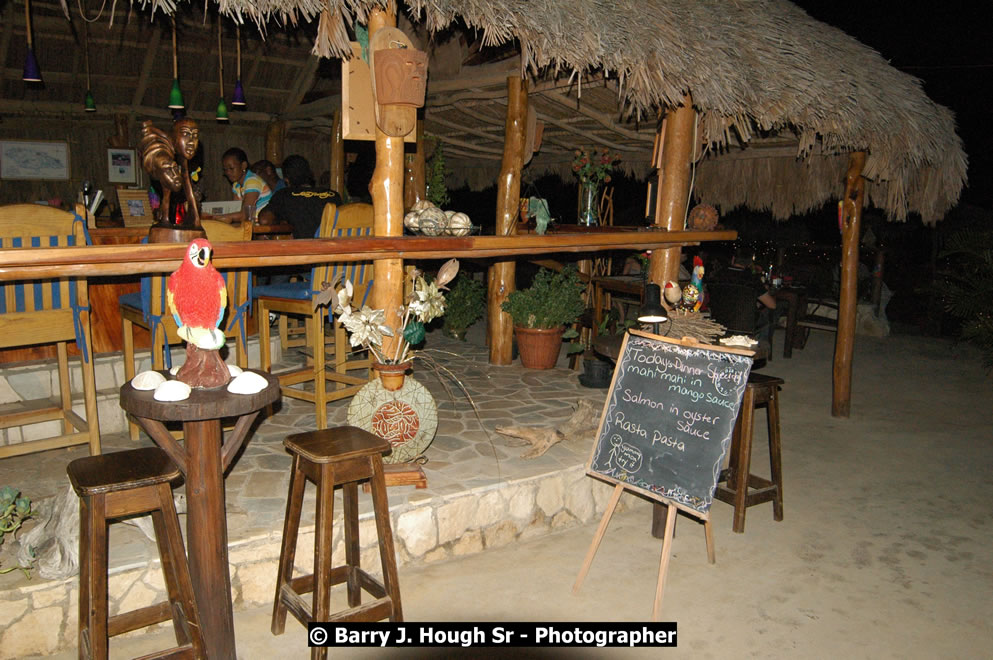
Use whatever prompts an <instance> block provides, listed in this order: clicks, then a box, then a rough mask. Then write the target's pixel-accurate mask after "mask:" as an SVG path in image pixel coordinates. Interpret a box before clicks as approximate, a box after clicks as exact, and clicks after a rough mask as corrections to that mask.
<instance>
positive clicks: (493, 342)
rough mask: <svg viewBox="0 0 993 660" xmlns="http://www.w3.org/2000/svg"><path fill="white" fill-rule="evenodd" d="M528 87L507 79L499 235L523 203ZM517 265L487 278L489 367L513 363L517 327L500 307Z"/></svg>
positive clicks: (498, 266) (498, 268)
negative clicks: (522, 172) (522, 170)
mask: <svg viewBox="0 0 993 660" xmlns="http://www.w3.org/2000/svg"><path fill="white" fill-rule="evenodd" d="M527 116H528V88H527V83H526V82H525V81H524V80H522V79H521V78H520V77H517V76H511V77H509V78H507V122H506V127H505V129H504V131H505V136H504V142H503V163H502V165H501V166H500V178H498V179H497V208H496V233H497V236H507V235H510V234H513V233H515V230H514V226H515V222H514V220H515V218H516V217H517V214H518V212H519V211H518V207H519V206H520V203H521V168H523V167H524V140H525V137H526V132H527ZM515 268H516V264H515V263H514V262H513V261H500V262H497V263H494V264H493V265H492V266H490V270H489V277H488V278H487V294H486V300H487V305H488V307H487V311H488V315H487V316H488V324H487V327H486V338H487V341H488V344H489V347H490V364H501V365H506V364H510V362H511V360H512V359H513V340H514V325H513V321H512V319H511V318H510V314H507V313H506V312H504V311H503V310H502V309H500V306H501V305H502V304H503V301H504V300H506V299H507V296H509V295H510V292H511V291H513V290H514V289H515V287H516V285H517V283H516V281H515V280H516V270H515Z"/></svg>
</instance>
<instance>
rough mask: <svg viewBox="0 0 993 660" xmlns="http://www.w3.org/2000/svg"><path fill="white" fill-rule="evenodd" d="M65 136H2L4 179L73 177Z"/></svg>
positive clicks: (1, 171) (0, 174) (0, 149)
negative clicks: (50, 138) (36, 138)
mask: <svg viewBox="0 0 993 660" xmlns="http://www.w3.org/2000/svg"><path fill="white" fill-rule="evenodd" d="M69 172H70V170H69V143H68V142H66V141H65V140H0V179H10V180H18V179H20V180H41V181H68V180H69Z"/></svg>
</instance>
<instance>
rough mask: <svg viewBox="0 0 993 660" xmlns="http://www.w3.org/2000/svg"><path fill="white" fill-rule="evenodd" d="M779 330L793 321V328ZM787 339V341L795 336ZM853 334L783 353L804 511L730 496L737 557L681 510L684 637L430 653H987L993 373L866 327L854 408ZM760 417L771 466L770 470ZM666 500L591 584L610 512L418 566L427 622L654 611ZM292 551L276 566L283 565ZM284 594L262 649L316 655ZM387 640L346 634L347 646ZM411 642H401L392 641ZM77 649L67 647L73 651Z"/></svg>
mask: <svg viewBox="0 0 993 660" xmlns="http://www.w3.org/2000/svg"><path fill="white" fill-rule="evenodd" d="M777 339H779V337H777ZM780 346H781V344H780ZM832 349H833V335H828V334H814V335H813V336H812V338H811V341H810V342H809V343H808V346H807V348H805V349H804V350H802V351H797V352H794V357H793V359H792V360H784V359H782V358H781V357H777V359H776V360H775V361H774V362H772V363H771V364H770V365H769V366H768V367H767V368H766V369H765V370H764V371H765V372H766V373H770V374H774V375H777V376H780V377H782V378H784V379H785V380H786V387H785V388H784V390H783V393H782V415H783V422H782V427H783V465H784V473H785V480H786V483H785V488H784V493H785V507H784V509H785V520H784V521H783V522H780V523H776V522H773V520H772V511H771V504H763V505H759V506H757V507H754V508H751V509H749V511H748V515H747V526H746V532H745V534H733V533H732V532H731V515H730V514H731V511H730V507H728V506H727V505H724V504H720V503H717V504H715V506H714V509H713V521H714V526H715V537H716V545H717V564H716V565H713V566H711V565H708V564H707V561H706V555H705V553H704V542H703V532H702V528H701V527H700V526H699V525H697V524H695V523H694V521H692V520H690V519H685V518H683V517H681V518H680V522H679V524H678V525H677V530H676V538H675V541H674V553H673V555H674V556H673V560H672V563H671V565H670V569H669V578H668V586H667V589H666V595H665V601H664V603H663V618H664V619H665V620H673V621H676V622H678V626H679V632H678V647H677V648H675V649H636V650H620V649H608V650H590V651H587V652H582V653H580V652H578V651H576V650H573V649H563V650H547V651H545V650H541V649H517V650H513V651H510V650H507V649H498V650H493V651H491V652H484V651H482V650H481V649H473V650H457V649H451V650H437V651H431V652H420V653H416V652H415V653H412V654H411V657H456V656H458V657H480V656H488V657H507V656H510V655H514V656H518V657H539V656H540V657H562V658H565V657H575V656H577V655H583V656H585V657H603V658H613V657H618V656H622V655H623V656H625V657H642V656H643V657H658V656H660V655H663V654H664V655H667V656H671V657H691V658H717V657H721V658H738V657H751V656H762V657H773V658H829V657H830V658H834V657H851V658H888V657H893V658H978V657H991V653H993V652H991V651H990V647H991V642H993V628H991V626H990V624H989V620H990V617H991V614H993V606H991V604H990V594H991V593H993V589H991V587H993V569H991V559H993V551H991V541H993V509H991V507H990V505H989V501H990V499H991V495H993V486H991V481H990V479H989V477H988V474H989V469H990V465H991V462H993V461H991V459H993V433H991V424H990V412H991V410H993V406H991V404H993V381H991V380H990V378H989V377H988V375H987V374H986V373H985V372H984V370H983V369H982V367H981V361H980V359H979V355H978V353H977V352H975V351H974V350H973V349H971V348H970V347H967V346H963V345H955V344H952V343H950V342H946V341H942V340H935V339H930V338H920V337H906V336H894V337H889V338H885V339H871V338H862V337H860V338H859V340H858V347H857V354H856V361H855V381H854V385H853V405H852V415H851V417H850V418H849V419H837V418H833V417H831V416H830V399H831V352H832ZM764 440H765V433H764V430H763V428H762V423H761V422H759V423H758V425H757V427H756V449H755V452H754V454H753V457H754V458H753V471H754V472H756V473H759V474H767V472H768V465H767V461H765V460H764V457H765V456H766V454H765V444H764ZM649 511H650V509H649V506H648V505H647V504H646V505H645V506H639V507H635V508H634V509H632V510H631V511H627V512H624V513H622V514H618V515H617V516H615V517H614V520H613V521H612V522H611V525H610V528H609V529H608V531H607V534H606V537H605V540H604V543H603V545H602V546H601V549H600V552H599V554H598V556H597V558H596V560H595V561H594V563H593V566H592V569H591V571H590V574H589V576H588V578H587V580H586V583H585V585H584V586H583V588H582V590H581V591H580V593H579V594H578V595H575V596H574V595H573V594H572V593H571V589H572V584H573V582H574V580H575V578H576V574H577V572H578V570H579V566H580V565H581V563H582V560H583V556H584V554H585V553H586V550H587V548H588V547H589V543H590V541H591V539H592V537H593V532H594V530H595V525H589V526H586V527H581V528H576V529H572V530H569V531H566V532H563V533H559V534H554V535H551V536H548V537H544V538H540V539H536V540H532V541H528V542H524V543H519V544H516V545H514V546H510V547H506V548H502V549H497V550H491V551H487V552H484V553H482V554H480V555H477V556H473V557H469V558H464V559H460V560H452V561H448V562H444V563H439V564H433V565H429V566H426V567H419V568H409V569H404V570H402V571H401V574H400V580H401V589H402V592H403V599H404V612H405V618H406V620H407V621H645V620H648V619H649V617H650V615H651V608H652V599H653V597H654V590H655V580H656V577H657V574H658V566H659V555H660V547H661V542H660V541H658V540H656V539H654V538H652V536H651V535H650V533H649V518H650V513H649ZM274 568H275V567H274ZM268 618H269V612H268V610H267V609H259V610H253V611H247V612H239V613H236V616H235V623H236V627H237V638H238V651H239V656H240V657H243V658H272V657H284V658H291V657H293V658H296V657H306V652H307V648H306V639H305V633H304V629H303V627H302V626H299V624H297V623H296V622H295V621H293V620H292V619H291V620H290V621H289V622H288V623H287V632H286V633H285V634H284V635H282V636H281V637H278V638H277V637H273V636H272V635H271V634H270V633H269V623H268ZM169 637H171V635H169V634H167V633H156V634H151V635H144V636H142V637H138V638H133V639H123V640H115V641H114V642H112V657H134V656H136V655H140V654H141V653H147V652H148V651H150V650H152V649H156V648H162V647H164V646H167V645H169V643H170V641H171V640H170V639H169ZM386 653H387V652H385V651H383V650H381V649H372V650H368V651H364V652H359V651H355V650H349V649H336V650H334V651H333V656H334V657H341V658H348V657H382V656H383V655H385V654H386ZM388 653H390V654H391V655H400V652H398V651H395V650H391V651H389V652H388ZM74 656H75V652H74V651H73V652H64V653H62V654H60V655H58V656H56V657H58V658H71V657H74Z"/></svg>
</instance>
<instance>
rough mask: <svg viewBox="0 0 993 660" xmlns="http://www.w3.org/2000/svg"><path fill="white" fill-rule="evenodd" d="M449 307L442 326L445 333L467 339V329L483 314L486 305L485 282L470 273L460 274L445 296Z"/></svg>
mask: <svg viewBox="0 0 993 660" xmlns="http://www.w3.org/2000/svg"><path fill="white" fill-rule="evenodd" d="M445 303H446V305H447V308H446V310H445V316H444V317H443V323H442V328H443V329H444V331H445V333H446V334H448V335H451V336H453V337H458V336H459V335H462V336H460V337H459V338H460V339H462V340H463V341H465V336H464V334H465V331H466V330H467V329H468V328H469V326H471V325H472V324H473V323H475V322H476V321H478V320H479V319H480V317H482V315H483V309H485V307H486V292H485V291H484V290H483V283H482V282H480V281H478V280H475V279H473V278H471V277H469V276H468V275H465V274H460V275H459V276H458V277H456V278H455V284H454V285H453V286H452V289H451V291H450V292H449V293H448V295H447V296H445Z"/></svg>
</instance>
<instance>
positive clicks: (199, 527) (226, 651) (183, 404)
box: [121, 369, 279, 660]
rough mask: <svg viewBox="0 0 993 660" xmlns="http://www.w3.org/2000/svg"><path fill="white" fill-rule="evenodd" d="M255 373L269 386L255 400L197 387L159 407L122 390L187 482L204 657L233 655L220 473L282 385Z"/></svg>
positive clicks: (144, 394)
mask: <svg viewBox="0 0 993 660" xmlns="http://www.w3.org/2000/svg"><path fill="white" fill-rule="evenodd" d="M252 371H255V370H254V369H253V370H252ZM255 372H256V373H257V374H259V375H260V376H262V377H264V378H265V379H266V381H267V382H268V385H267V386H266V387H265V389H263V390H262V391H261V392H257V393H255V394H231V393H230V392H228V391H227V389H226V388H224V387H219V388H215V389H211V390H199V389H195V390H193V393H192V394H191V395H190V398H188V399H186V400H185V401H170V402H164V401H156V400H155V399H154V398H153V396H152V394H153V393H152V392H151V391H140V390H136V389H134V388H133V387H131V384H130V383H127V384H125V385H123V386H122V387H121V407H122V408H124V410H126V411H127V412H128V413H130V414H131V415H133V416H134V417H135V419H136V421H137V422H138V423H139V424H140V425H141V427H142V428H143V429H145V432H146V433H148V435H149V436H151V438H152V440H154V441H155V444H157V445H158V446H159V447H161V448H162V449H163V450H165V452H166V453H167V454H169V457H170V458H172V460H173V461H175V463H176V465H177V466H178V467H179V470H180V471H181V472H182V473H183V476H184V477H186V502H187V518H186V542H187V546H188V555H189V564H190V577H191V578H192V580H193V591H194V594H195V596H196V600H197V608H198V609H199V614H200V626H201V630H202V632H203V641H204V646H205V648H206V651H207V657H209V658H212V659H213V658H231V659H232V660H233V659H234V658H235V657H237V656H236V653H235V641H234V615H233V612H232V607H231V574H230V571H229V569H228V526H227V518H226V517H225V508H224V472H225V471H226V470H227V468H228V466H229V465H230V464H231V461H232V460H233V459H234V457H235V456H236V455H237V453H238V450H239V449H241V446H242V444H244V442H245V438H246V437H247V435H248V430H249V429H250V428H251V426H252V422H253V421H255V418H256V417H257V416H258V414H259V411H260V410H261V409H262V408H263V407H265V406H267V405H269V404H270V403H273V402H275V401H277V400H278V399H279V381H278V380H277V379H276V378H275V377H274V376H272V375H271V374H268V373H266V372H263V371H255ZM166 376H167V377H168V374H166ZM227 417H234V418H237V420H238V421H237V422H236V424H235V427H234V429H233V430H232V431H231V432H230V433H229V435H228V438H227V440H226V441H224V442H223V443H222V434H221V418H227ZM164 422H182V424H183V433H184V434H185V448H184V446H183V445H181V444H180V443H179V442H177V441H176V439H175V438H173V437H172V434H170V433H169V431H168V429H166V427H165V424H164Z"/></svg>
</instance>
